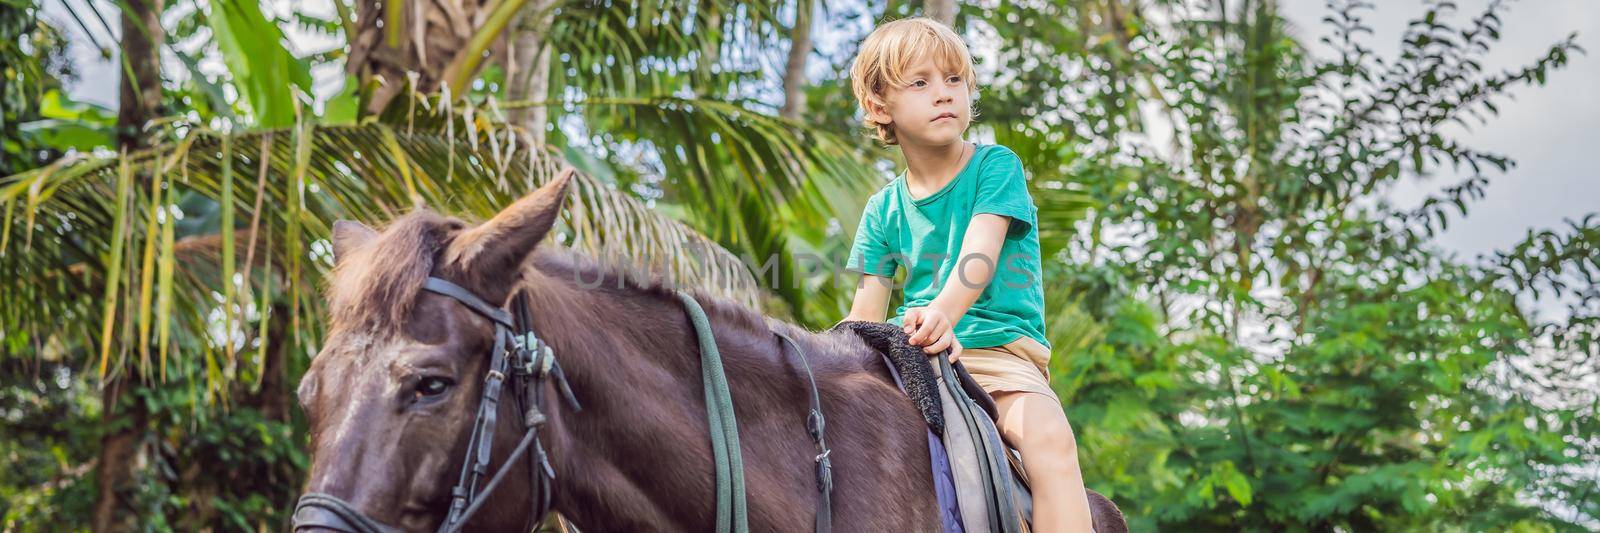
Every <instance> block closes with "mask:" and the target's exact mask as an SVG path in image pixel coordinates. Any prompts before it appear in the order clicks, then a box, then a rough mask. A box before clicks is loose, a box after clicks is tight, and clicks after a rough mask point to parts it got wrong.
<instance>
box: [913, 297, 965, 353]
mask: <svg viewBox="0 0 1600 533" xmlns="http://www.w3.org/2000/svg"><path fill="white" fill-rule="evenodd" d="M904 323H905V331H906V333H907V334H909V335H911V338H910V339H908V341H909V342H910V343H911V344H912V345H913V346H922V347H923V348H922V351H923V352H926V353H928V354H930V355H931V354H937V353H939V352H942V351H944V350H945V349H946V348H949V349H950V362H952V363H954V362H955V361H956V359H957V358H960V357H961V342H960V341H957V340H956V332H955V322H954V321H952V320H950V316H949V315H946V314H945V313H944V311H940V310H939V309H938V308H935V307H913V308H911V309H908V310H906V318H905V321H904Z"/></svg>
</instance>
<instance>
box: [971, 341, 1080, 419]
mask: <svg viewBox="0 0 1600 533" xmlns="http://www.w3.org/2000/svg"><path fill="white" fill-rule="evenodd" d="M959 361H961V364H962V365H964V366H966V367H967V372H968V373H971V374H972V379H973V380H974V381H977V382H978V386H979V387H983V390H984V391H986V392H988V393H989V394H990V395H994V394H995V393H997V392H1007V391H1021V392H1037V393H1039V394H1043V395H1045V396H1049V397H1051V398H1053V399H1055V401H1056V403H1061V398H1060V397H1058V396H1056V392H1055V391H1054V390H1051V389H1050V349H1049V348H1046V347H1045V345H1043V344H1040V343H1039V341H1036V340H1033V338H1032V337H1028V336H1026V335H1023V336H1022V337H1018V338H1017V340H1014V341H1011V342H1008V343H1006V344H1003V345H1000V346H991V347H988V348H966V349H964V350H962V352H961V359H959Z"/></svg>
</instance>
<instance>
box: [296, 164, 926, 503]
mask: <svg viewBox="0 0 1600 533" xmlns="http://www.w3.org/2000/svg"><path fill="white" fill-rule="evenodd" d="M568 181H569V180H568V177H567V176H565V175H564V176H562V177H561V178H557V179H556V180H554V181H553V182H551V183H550V184H548V185H546V186H544V187H542V188H540V189H539V190H538V191H535V192H534V193H532V194H530V195H528V196H527V197H525V198H523V199H521V200H520V201H518V202H516V203H515V204H513V205H512V206H510V207H509V208H507V209H505V210H504V211H502V212H501V213H499V214H498V215H496V216H495V217H494V218H493V219H492V220H489V221H488V222H486V223H484V224H482V225H479V226H476V227H469V226H467V225H466V224H463V223H462V222H460V221H457V220H454V219H450V218H446V217H442V216H439V215H437V214H434V213H432V212H429V211H426V210H419V211H417V212H414V213H411V214H409V215H406V216H403V217H401V218H399V219H396V220H394V221H393V222H392V223H390V224H389V225H388V226H387V227H386V228H385V229H384V230H383V231H381V232H378V231H374V230H371V229H368V228H367V227H365V226H362V225H360V224H356V223H348V222H341V223H339V224H337V225H336V226H335V231H334V242H333V244H334V253H335V257H336V258H337V259H336V260H337V265H336V267H335V270H334V275H333V278H332V282H331V284H330V287H329V290H328V300H329V304H330V307H331V312H332V320H331V323H332V327H331V330H330V332H329V335H328V337H327V339H326V344H325V346H324V347H323V349H322V351H321V353H319V354H318V355H317V357H316V358H315V360H314V361H313V362H312V364H311V368H310V369H309V370H307V372H306V374H305V377H304V379H303V380H302V381H301V384H300V388H299V397H300V401H301V405H302V406H303V407H304V408H305V411H306V413H307V414H308V416H309V419H310V423H311V453H312V464H311V472H310V479H309V480H308V482H307V486H306V490H307V491H308V492H315V493H324V494H328V495H333V496H335V497H337V498H341V499H342V500H343V501H344V502H348V505H349V507H351V508H353V509H354V510H356V511H359V512H360V513H361V514H363V515H365V516H366V517H368V518H370V519H372V520H374V521H376V522H379V523H383V524H387V525H389V526H393V527H396V528H400V529H404V530H408V531H412V530H429V529H433V528H436V527H438V526H439V524H440V522H441V521H443V520H444V519H445V514H446V512H447V510H448V508H449V505H450V500H451V498H450V489H451V487H452V486H453V485H454V484H455V482H456V477H457V474H458V472H459V471H460V469H461V465H462V463H463V461H464V457H465V455H466V453H467V446H468V445H467V442H468V439H469V434H470V433H471V430H472V424H473V423H474V420H473V413H474V412H475V411H476V409H477V407H478V399H479V396H480V389H481V388H482V387H483V384H482V380H483V376H484V375H485V374H486V372H487V365H488V364H489V363H488V355H487V354H488V353H489V350H490V348H491V345H492V342H491V339H492V338H493V332H494V327H493V324H492V323H491V322H490V321H489V320H487V319H485V318H483V317H482V316H481V315H479V314H477V313H474V312H473V311H471V310H469V309H468V308H467V307H466V306H464V305H462V304H461V303H460V302H458V301H456V300H454V299H451V298H448V297H445V296H441V295H438V294H434V293H430V292H425V291H422V290H421V287H422V285H423V282H424V280H425V279H427V278H428V277H430V276H432V277H438V278H441V279H444V280H448V281H450V282H453V283H455V284H457V285H460V286H461V287H463V288H466V289H468V290H470V291H472V292H474V293H475V294H477V295H479V296H481V297H482V298H483V299H485V300H487V301H488V302H490V303H491V304H493V305H504V304H505V303H506V302H507V301H508V300H509V299H510V298H511V297H512V295H513V294H514V293H515V292H517V291H524V292H525V293H526V294H527V295H528V296H529V297H530V298H531V301H532V302H533V313H532V315H533V316H532V325H533V326H534V330H535V331H537V332H538V333H539V335H540V337H542V338H543V340H544V341H545V342H546V343H548V345H549V346H550V347H551V348H553V350H554V353H555V354H556V358H557V359H558V360H559V362H560V364H561V366H562V367H563V368H564V370H565V374H566V377H567V379H568V382H569V383H570V385H571V389H572V391H573V392H574V394H575V395H576V398H577V400H578V401H579V403H580V404H581V405H582V411H581V412H576V413H575V412H573V411H572V410H571V409H569V408H568V407H567V406H566V405H564V404H562V403H560V402H551V403H550V404H549V405H550V408H549V410H548V413H547V414H548V415H549V421H548V422H547V423H546V424H545V425H544V426H543V427H542V429H541V430H540V433H539V436H540V438H541V440H542V442H543V445H544V447H545V449H546V450H547V451H548V454H549V458H550V464H551V466H552V467H553V470H554V472H555V474H556V475H555V478H554V485H553V491H552V492H553V505H554V509H555V511H556V512H559V513H560V514H561V515H562V516H564V517H566V518H568V519H570V520H571V521H572V522H574V523H575V524H576V525H578V527H579V528H580V529H581V530H583V531H707V530H711V529H713V523H714V521H715V514H716V510H715V505H714V494H715V493H714V486H713V485H714V471H713V460H712V448H711V444H710V441H709V437H708V435H709V431H710V430H709V424H708V422H707V420H706V404H705V398H704V396H703V392H702V384H701V378H700V372H701V363H700V350H699V348H698V346H697V343H696V336H695V333H694V330H693V329H692V328H691V324H690V321H689V319H688V318H687V317H686V315H685V312H684V308H683V304H682V303H681V302H679V300H677V298H676V297H675V292H674V289H672V288H671V287H667V286H665V285H664V284H662V283H660V282H658V281H650V280H647V279H646V278H644V277H642V276H639V275H637V274H635V273H631V272H629V271H626V270H623V269H620V268H616V267H610V266H606V265H600V264H596V263H594V262H592V261H589V260H586V259H584V258H582V257H580V256H577V255H575V254H573V253H570V252H567V251H564V250H561V249H554V248H556V247H550V246H546V247H541V246H539V243H540V242H541V241H542V240H544V237H545V236H546V234H547V233H549V232H550V229H551V226H552V225H553V224H554V222H555V220H556V218H557V214H558V212H559V211H560V209H561V206H562V203H563V199H564V198H565V195H566V188H567V183H568ZM697 297H698V299H699V300H700V301H701V302H702V303H703V305H704V307H705V310H706V313H707V315H708V316H709V318H710V322H711V324H712V329H713V331H714V332H715V338H716V342H717V344H718V345H719V346H720V348H721V352H722V358H723V360H724V365H725V367H726V372H727V380H728V382H729V383H730V384H731V387H732V398H733V404H734V406H735V412H736V414H737V417H738V420H739V426H740V427H739V429H740V433H741V435H742V443H743V460H744V468H745V472H746V485H747V492H748V502H749V503H748V505H749V523H750V526H751V530H752V531H805V530H809V529H811V527H812V521H813V519H814V516H815V508H814V501H815V498H816V490H817V489H816V481H815V478H814V473H813V470H812V465H813V456H814V455H815V454H816V450H815V448H814V445H813V443H812V441H811V439H810V437H809V436H808V435H807V433H806V415H807V404H806V402H807V398H808V394H809V389H808V388H807V387H808V386H807V381H806V379H805V375H804V371H803V370H801V369H799V368H798V367H797V365H798V363H797V362H795V361H794V360H793V359H791V358H786V357H784V355H783V353H784V352H783V351H782V350H781V349H780V346H779V342H780V341H779V340H778V339H777V338H776V337H775V336H774V334H773V332H774V331H779V332H783V333H786V334H788V335H789V336H790V337H792V338H793V339H795V340H796V341H797V342H798V343H799V344H800V346H801V347H802V348H803V349H804V350H805V351H806V353H809V354H811V357H810V364H811V367H812V370H813V371H814V372H815V374H816V379H817V386H818V387H819V389H820V392H821V400H822V405H823V409H824V411H825V412H826V413H827V417H828V441H829V444H830V445H831V448H832V449H833V453H832V460H833V467H834V482H835V486H834V494H833V498H832V501H833V517H834V520H833V522H834V524H836V527H838V528H839V529H840V530H842V531H856V530H860V531H935V530H938V529H939V527H940V523H939V517H938V515H937V513H936V510H935V502H934V489H933V480H932V476H931V475H930V473H929V467H928V464H929V457H928V447H927V443H926V433H925V429H924V428H925V426H924V424H923V421H922V418H921V417H920V416H919V414H918V412H917V411H916V409H915V408H914V407H913V406H912V404H911V403H910V402H909V401H908V400H907V399H906V397H905V396H904V395H903V394H901V392H900V391H899V390H898V389H896V387H895V385H894V384H893V382H892V381H890V380H889V377H888V375H887V373H886V371H885V369H884V366H883V364H882V362H881V359H880V358H879V355H878V354H877V353H875V352H873V351H872V350H871V349H870V348H868V347H867V346H866V345H865V344H863V342H862V341H861V340H860V339H858V338H856V337H855V336H853V335H851V334H849V333H838V334H814V333H811V332H808V331H805V330H802V329H800V328H798V327H795V326H793V325H790V324H787V323H784V322H780V321H777V320H773V319H769V318H766V317H763V316H762V315H760V314H758V313H756V312H753V311H751V310H750V309H748V308H746V307H743V306H740V305H737V304H734V303H731V302H728V301H725V300H720V299H717V298H712V297H707V296H704V295H697ZM544 388H545V389H547V390H542V391H538V392H539V393H542V394H547V395H551V396H550V397H557V391H555V390H554V387H553V386H549V385H548V384H546V386H545V387H544ZM501 407H502V409H501V415H500V416H499V421H500V425H499V430H498V431H496V432H495V433H494V439H493V440H494V447H493V450H494V455H493V459H492V461H491V464H492V465H493V467H492V468H491V472H492V471H493V470H494V469H496V468H499V465H501V464H502V463H503V462H504V460H505V457H506V455H507V454H508V452H509V451H510V450H511V449H512V448H514V447H516V445H517V443H518V439H519V437H521V436H522V431H521V429H520V420H521V418H520V417H521V413H520V412H517V411H516V408H515V406H514V405H513V403H512V402H502V404H501ZM528 464H530V463H528V462H527V461H521V462H520V463H518V464H514V465H512V466H510V467H509V468H512V469H515V470H514V471H511V472H510V475H509V476H508V477H507V478H506V481H505V484H504V485H503V486H501V487H500V488H499V489H498V490H496V491H495V492H494V493H493V494H492V495H490V496H489V498H488V499H487V500H486V501H485V502H484V505H483V507H482V510H481V511H480V512H479V513H478V514H476V515H474V517H473V518H472V520H471V522H470V523H469V529H476V530H494V531H510V530H517V529H519V528H525V527H526V523H527V521H528V520H529V519H530V513H531V512H532V507H533V504H532V503H530V502H529V494H530V491H531V490H532V488H533V487H532V485H533V482H532V481H531V480H532V479H534V472H533V471H532V470H531V467H530V466H526V465H528ZM524 530H525V529H524Z"/></svg>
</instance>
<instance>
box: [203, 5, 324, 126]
mask: <svg viewBox="0 0 1600 533" xmlns="http://www.w3.org/2000/svg"><path fill="white" fill-rule="evenodd" d="M206 21H207V22H209V23H210V24H211V29H212V34H213V35H214V39H215V41H216V43H217V45H218V47H219V48H221V49H222V58H223V60H224V61H226V62H227V64H228V71H229V72H230V73H231V74H232V75H233V81H234V83H233V85H234V87H237V88H238V89H239V90H240V92H241V93H242V95H243V97H244V100H245V101H246V102H249V104H250V110H251V116H253V117H255V122H256V124H255V125H256V126H259V127H263V128H285V127H289V126H291V125H293V124H294V122H295V118H296V117H295V108H296V107H298V103H297V101H296V94H297V93H298V94H309V93H310V92H311V70H310V66H309V65H308V64H307V63H306V62H305V61H302V60H300V59H298V58H296V57H294V55H293V54H290V53H289V51H288V50H287V49H286V48H284V38H283V32H282V31H280V30H279V29H278V25H277V23H276V22H274V21H270V20H267V18H266V17H265V16H263V15H262V14H261V5H260V4H259V3H257V2H251V1H248V0H214V1H213V2H211V13H210V14H208V15H207V16H206Z"/></svg>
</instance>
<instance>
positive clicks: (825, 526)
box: [773, 331, 833, 533]
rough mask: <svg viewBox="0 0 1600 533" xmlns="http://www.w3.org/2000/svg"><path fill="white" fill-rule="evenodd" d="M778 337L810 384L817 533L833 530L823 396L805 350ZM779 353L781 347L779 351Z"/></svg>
mask: <svg viewBox="0 0 1600 533" xmlns="http://www.w3.org/2000/svg"><path fill="white" fill-rule="evenodd" d="M773 333H775V334H777V335H778V338H780V339H783V342H784V343H786V344H788V345H789V348H791V349H793V350H794V353H795V355H797V356H799V357H800V364H801V365H802V366H803V368H805V369H806V381H807V382H809V383H810V384H811V413H810V414H808V415H807V416H806V430H807V432H808V433H810V434H811V441H812V442H815V443H816V444H817V458H816V461H817V523H816V528H817V533H829V532H831V531H833V502H832V500H833V498H832V496H833V462H832V460H830V459H829V458H828V454H830V453H832V452H833V451H832V450H829V449H828V439H827V437H826V436H825V435H824V434H823V431H824V429H825V428H826V427H827V425H828V424H827V421H826V420H824V419H823V417H822V395H821V394H818V393H817V377H816V375H815V374H812V372H811V361H809V360H807V359H806V351H805V350H803V349H801V348H800V345H799V344H797V343H795V342H794V339H791V338H789V336H788V335H785V334H783V333H781V332H778V331H774V332H773ZM779 349H780V350H781V349H782V347H780V348H779Z"/></svg>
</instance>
